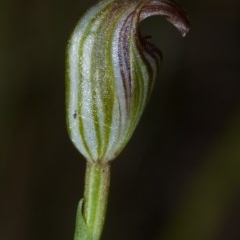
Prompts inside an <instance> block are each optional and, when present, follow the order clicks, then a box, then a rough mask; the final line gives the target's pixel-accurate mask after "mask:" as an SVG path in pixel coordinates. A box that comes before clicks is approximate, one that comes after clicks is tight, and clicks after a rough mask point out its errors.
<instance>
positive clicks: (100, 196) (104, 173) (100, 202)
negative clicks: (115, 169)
mask: <svg viewBox="0 0 240 240" xmlns="http://www.w3.org/2000/svg"><path fill="white" fill-rule="evenodd" d="M109 182H110V165H109V164H108V163H87V169H86V178H85V191H84V209H83V217H84V220H85V223H86V226H87V229H88V232H89V234H90V235H91V240H99V239H100V237H101V233H102V229H103V224H104V220H105V215H106V208H107V200H108V191H109Z"/></svg>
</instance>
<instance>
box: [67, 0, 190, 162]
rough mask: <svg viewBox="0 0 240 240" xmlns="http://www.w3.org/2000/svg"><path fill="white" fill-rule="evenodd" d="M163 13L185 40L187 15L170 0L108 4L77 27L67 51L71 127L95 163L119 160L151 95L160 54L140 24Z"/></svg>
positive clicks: (80, 146) (73, 137) (98, 7)
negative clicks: (142, 31) (117, 158)
mask: <svg viewBox="0 0 240 240" xmlns="http://www.w3.org/2000/svg"><path fill="white" fill-rule="evenodd" d="M153 15H161V16H163V17H164V18H166V19H167V20H168V21H169V22H170V23H172V24H173V25H174V26H175V27H176V28H177V29H178V30H179V31H180V33H181V34H182V35H183V36H185V34H186V33H187V32H188V29H189V24H188V19H187V17H186V15H185V12H184V11H183V10H182V9H180V8H179V7H177V6H176V5H175V4H173V3H171V2H169V1H167V0H140V1H139V0H106V1H102V2H100V3H99V4H97V5H96V6H94V7H92V8H91V9H90V10H89V11H88V12H87V13H86V14H85V15H84V16H83V17H82V18H81V20H80V21H79V23H78V24H77V26H76V28H75V30H74V32H73V34H72V37H71V39H70V41H69V45H68V50H67V124H68V131H69V135H70V137H71V140H72V141H73V143H74V145H75V146H76V148H77V149H78V150H79V151H80V152H81V153H82V155H83V156H84V157H85V158H86V159H87V160H88V161H90V162H97V161H100V162H107V161H110V160H112V159H114V158H115V157H116V156H117V155H118V154H119V153H120V152H121V150H122V149H123V148H124V146H125V145H126V143H127V142H128V141H129V139H130V137H131V136H132V133H133V131H134V129H135V128H136V126H137V124H138V122H139V119H140V117H141V115H142V112H143V110H144V108H145V106H146V103H147V102H148V99H149V97H150V95H151V92H152V89H153V85H154V80H155V78H156V74H157V71H158V67H159V64H160V61H161V52H160V50H159V49H158V48H157V47H156V46H154V45H153V44H152V43H150V42H148V41H147V38H144V37H143V36H141V33H140V31H139V23H140V22H141V21H142V20H144V19H145V18H147V17H150V16H153Z"/></svg>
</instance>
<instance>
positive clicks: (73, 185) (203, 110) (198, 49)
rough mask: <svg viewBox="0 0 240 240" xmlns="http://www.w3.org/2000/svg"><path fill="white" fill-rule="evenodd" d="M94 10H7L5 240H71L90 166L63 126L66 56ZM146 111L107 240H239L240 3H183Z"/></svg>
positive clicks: (114, 200)
mask: <svg viewBox="0 0 240 240" xmlns="http://www.w3.org/2000/svg"><path fill="white" fill-rule="evenodd" d="M95 2H96V1H93V0H92V1H80V0H78V1H77V0H70V1H58V0H48V1H47V0H41V1H37V0H31V1H29V0H25V1H24V0H22V1H19V0H18V1H17V0H0V239H1V240H43V239H44V240H70V239H73V233H74V225H75V213H76V207H77V203H78V201H79V199H80V198H81V197H82V195H83V184H84V171H85V160H84V159H83V158H82V157H81V156H80V155H79V153H78V152H77V150H76V149H75V148H74V147H73V145H72V143H71V142H70V140H69V138H68V135H67V131H66V124H65V109H64V102H65V89H64V88H65V86H64V85H65V83H64V75H65V73H64V71H65V70H64V65H65V59H64V58H65V49H66V44H67V41H68V38H69V36H70V34H71V31H72V29H73V27H74V26H75V24H76V22H77V21H78V19H79V18H80V16H81V15H82V14H83V12H84V11H86V9H87V8H88V7H89V6H90V5H92V4H94V3H95ZM178 2H179V3H180V4H181V5H182V6H184V7H185V8H186V9H187V11H188V13H189V17H190V20H191V31H190V33H189V34H188V36H187V37H186V38H184V39H183V38H182V37H181V36H180V34H179V33H178V32H177V31H176V30H175V29H174V28H173V27H172V25H170V24H169V23H167V22H166V21H165V20H163V19H162V18H160V17H153V18H151V19H147V20H146V21H145V22H143V23H142V25H141V28H142V32H143V33H145V34H147V35H149V34H150V35H152V36H153V41H154V42H155V43H156V44H157V45H158V46H159V47H160V48H161V49H162V52H163V62H162V65H161V71H160V74H159V77H158V79H157V82H156V87H155V90H154V93H153V96H152V98H151V101H150V103H149V104H148V106H147V109H146V111H145V113H144V115H143V118H142V120H141V123H140V124H139V126H138V128H137V130H136V132H135V134H134V136H133V138H132V139H131V141H130V142H129V144H128V146H127V147H126V149H125V150H124V151H123V153H122V154H121V155H120V156H119V157H118V159H116V160H115V161H114V162H113V163H112V182H111V191H110V199H109V208H108V213H107V220H106V226H105V229H104V234H103V238H102V239H105V240H107V239H115V240H123V239H124V240H135V239H136V240H176V239H179V240H239V239H240V224H239V223H240V108H239V107H240V58H239V56H240V51H239V43H240V34H239V30H240V29H239V26H240V4H239V1H238V0H228V1H223V0H202V1H200V0H196V1H190V0H179V1H178Z"/></svg>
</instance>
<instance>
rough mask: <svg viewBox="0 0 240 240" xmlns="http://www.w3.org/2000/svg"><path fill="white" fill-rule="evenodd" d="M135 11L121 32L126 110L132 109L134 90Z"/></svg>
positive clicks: (120, 51)
mask: <svg viewBox="0 0 240 240" xmlns="http://www.w3.org/2000/svg"><path fill="white" fill-rule="evenodd" d="M132 19H133V12H132V13H130V14H129V15H128V17H127V18H126V19H125V20H124V22H123V25H122V27H121V30H120V33H119V40H118V42H119V52H118V58H119V66H120V73H121V77H122V83H123V87H124V94H125V99H126V110H127V112H128V113H129V111H130V100H131V92H132V76H131V69H130V67H131V66H130V38H131V31H132V27H133V26H132V25H133V21H132Z"/></svg>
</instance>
